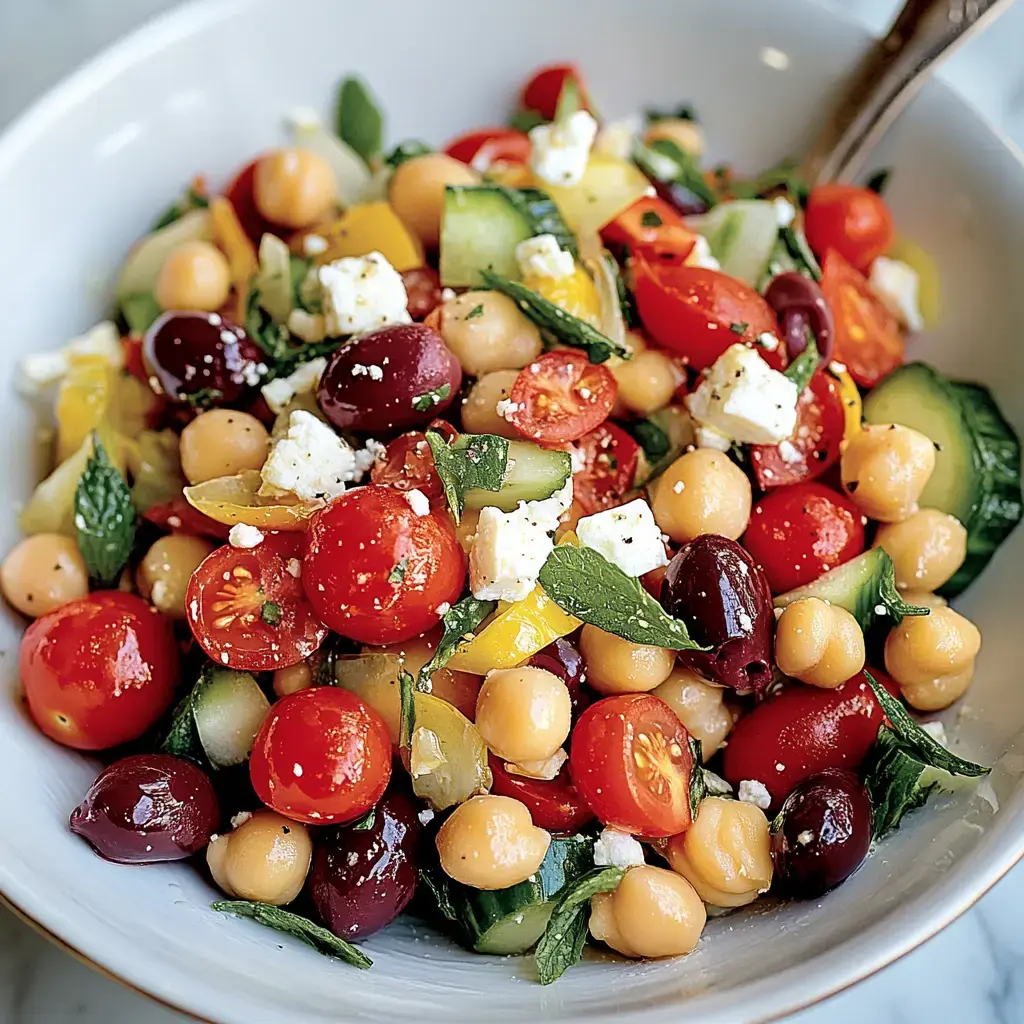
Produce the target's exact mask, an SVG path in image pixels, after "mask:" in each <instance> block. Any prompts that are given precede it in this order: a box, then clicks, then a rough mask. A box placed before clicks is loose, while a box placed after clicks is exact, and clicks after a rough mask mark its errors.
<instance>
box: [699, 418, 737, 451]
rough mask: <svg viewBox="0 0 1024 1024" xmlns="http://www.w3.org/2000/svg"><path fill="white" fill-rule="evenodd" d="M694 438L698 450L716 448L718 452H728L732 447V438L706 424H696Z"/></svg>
mask: <svg viewBox="0 0 1024 1024" xmlns="http://www.w3.org/2000/svg"><path fill="white" fill-rule="evenodd" d="M693 436H694V440H695V441H696V442H697V447H698V448H714V449H715V451H716V452H727V451H728V450H729V449H730V448H731V447H732V438H730V437H726V435H725V434H723V433H722V432H721V431H720V430H715V428H714V427H709V426H707V425H706V424H704V423H697V424H695V429H694V432H693Z"/></svg>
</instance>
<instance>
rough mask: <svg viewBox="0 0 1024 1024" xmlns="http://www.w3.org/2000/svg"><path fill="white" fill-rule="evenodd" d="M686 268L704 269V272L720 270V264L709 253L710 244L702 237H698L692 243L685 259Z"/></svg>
mask: <svg viewBox="0 0 1024 1024" xmlns="http://www.w3.org/2000/svg"><path fill="white" fill-rule="evenodd" d="M686 265H687V266H688V267H704V269H705V270H721V269H722V264H721V263H719V262H718V260H716V259H715V256H714V253H712V251H711V243H710V242H709V241H708V240H707V239H706V238H705V237H704V236H703V235H698V236H697V240H696V241H695V242H694V243H693V248H692V249H691V250H690V255H689V256H687V257H686Z"/></svg>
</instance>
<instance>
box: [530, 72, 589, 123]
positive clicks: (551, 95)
mask: <svg viewBox="0 0 1024 1024" xmlns="http://www.w3.org/2000/svg"><path fill="white" fill-rule="evenodd" d="M570 78H571V79H574V80H575V82H576V88H577V89H579V93H580V106H581V107H583V108H584V109H588V108H589V105H590V103H589V100H588V98H587V90H586V87H585V86H584V84H583V77H582V76H581V75H580V71H579V68H577V67H576V65H575V64H553V65H551V66H550V67H545V68H541V69H540V71H538V72H537V73H536V74H535V75H534V76H533V77H532V78H531V79H530V80H529V81H528V82H527V83H526V85H525V86H523V93H522V96H521V97H520V105H521V106H523V107H525V108H526V109H527V110H535V111H537V113H538V114H540V116H541V117H543V118H544V120H545V121H553V120H554V119H555V112H556V111H557V110H558V100H559V97H561V95H562V90H563V89H564V88H565V83H566V81H567V80H568V79H570Z"/></svg>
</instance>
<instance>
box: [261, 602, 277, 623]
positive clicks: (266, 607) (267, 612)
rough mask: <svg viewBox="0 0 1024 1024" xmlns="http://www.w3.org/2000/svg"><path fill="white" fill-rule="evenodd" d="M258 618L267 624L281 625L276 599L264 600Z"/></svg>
mask: <svg viewBox="0 0 1024 1024" xmlns="http://www.w3.org/2000/svg"><path fill="white" fill-rule="evenodd" d="M260 618H262V619H263V621H264V622H265V623H266V624H267V625H268V626H279V625H281V606H280V605H279V604H278V603H277V602H276V601H264V602H263V607H262V608H261V609H260Z"/></svg>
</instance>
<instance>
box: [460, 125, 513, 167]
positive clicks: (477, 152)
mask: <svg viewBox="0 0 1024 1024" xmlns="http://www.w3.org/2000/svg"><path fill="white" fill-rule="evenodd" d="M444 151H445V152H446V153H447V154H448V155H449V156H450V157H452V158H453V159H455V160H459V161H461V162H462V163H464V164H469V165H470V166H471V167H473V168H475V169H476V170H478V171H480V172H481V173H483V172H484V171H486V170H487V169H488V168H489V167H490V166H491V165H492V164H496V163H498V162H501V163H506V164H528V163H529V162H530V138H529V136H528V135H527V134H526V133H525V132H517V131H515V129H513V128H480V129H479V130H477V131H475V132H468V133H467V134H466V135H460V136H459V137H458V138H457V139H456V140H455V141H454V142H449V143H448V145H447V146H446V147H445V150H444Z"/></svg>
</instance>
